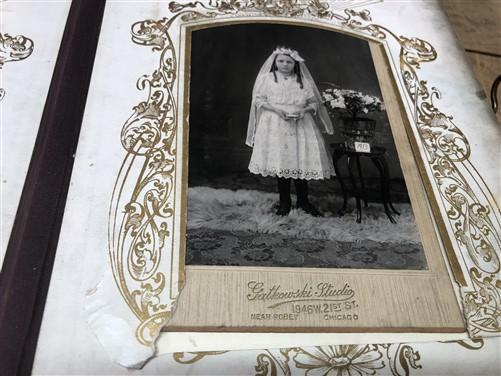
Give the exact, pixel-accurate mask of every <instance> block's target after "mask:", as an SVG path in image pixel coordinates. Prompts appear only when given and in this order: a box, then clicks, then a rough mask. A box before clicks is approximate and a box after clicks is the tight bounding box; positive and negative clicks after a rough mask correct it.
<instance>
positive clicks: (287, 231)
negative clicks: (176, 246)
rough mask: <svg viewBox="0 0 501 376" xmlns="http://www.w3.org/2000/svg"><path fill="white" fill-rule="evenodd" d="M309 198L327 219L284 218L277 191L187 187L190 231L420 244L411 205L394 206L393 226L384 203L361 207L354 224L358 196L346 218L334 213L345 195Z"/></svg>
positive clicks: (301, 215)
mask: <svg viewBox="0 0 501 376" xmlns="http://www.w3.org/2000/svg"><path fill="white" fill-rule="evenodd" d="M310 200H311V202H312V203H313V204H314V205H315V206H317V207H318V208H319V210H320V211H321V212H322V213H323V214H324V217H323V218H315V217H312V216H311V215H308V214H306V213H305V212H303V211H302V210H297V209H294V210H292V211H291V212H290V214H289V215H288V216H285V217H281V216H278V215H276V214H274V211H275V209H274V206H275V205H276V204H277V201H278V194H277V193H266V192H261V191H256V190H243V189H241V190H236V191H233V190H229V189H215V188H209V187H192V188H189V190H188V230H190V229H193V230H194V229H201V228H205V229H212V230H226V231H251V232H257V233H263V234H280V235H283V236H287V237H295V238H299V239H317V240H336V241H343V242H360V241H364V240H372V241H375V242H384V243H402V242H403V243H410V244H419V243H420V238H419V233H418V231H417V228H416V225H415V221H414V215H413V213H412V210H411V207H410V205H408V204H396V205H394V206H395V208H396V209H397V210H398V211H399V212H400V216H395V219H396V221H397V224H393V223H391V222H390V221H389V220H388V217H387V216H386V214H385V212H384V209H383V206H382V205H381V204H378V203H369V207H368V208H362V223H360V224H359V223H356V222H355V219H356V211H355V209H354V207H355V201H354V200H351V201H350V202H349V207H348V213H346V214H345V215H344V216H342V217H341V216H339V215H337V214H335V213H337V211H338V210H339V208H341V206H342V199H340V198H338V197H336V196H333V195H329V196H325V197H322V198H318V197H311V198H310ZM294 201H295V200H294V197H293V202H294Z"/></svg>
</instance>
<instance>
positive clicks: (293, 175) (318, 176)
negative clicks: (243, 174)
mask: <svg viewBox="0 0 501 376" xmlns="http://www.w3.org/2000/svg"><path fill="white" fill-rule="evenodd" d="M249 171H250V172H251V173H253V174H256V175H261V176H264V177H267V176H276V177H279V178H285V179H303V180H323V179H329V178H331V177H333V176H336V174H335V172H334V171H333V170H325V171H321V172H319V171H297V172H296V171H294V170H293V171H291V170H289V169H280V170H268V169H260V168H257V167H254V166H249Z"/></svg>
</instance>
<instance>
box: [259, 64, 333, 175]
mask: <svg viewBox="0 0 501 376" xmlns="http://www.w3.org/2000/svg"><path fill="white" fill-rule="evenodd" d="M276 76H277V81H278V82H275V78H274V75H273V73H272V72H270V73H268V74H266V75H265V76H264V77H263V79H262V81H261V83H260V85H259V86H258V87H257V92H256V106H257V111H258V115H257V116H256V129H255V134H254V149H253V151H252V156H251V160H250V163H249V170H250V172H252V173H254V174H260V175H263V176H278V177H281V178H292V179H305V180H312V179H327V178H329V177H331V176H334V175H335V173H334V166H333V164H332V159H331V157H330V155H329V153H328V152H327V149H326V146H325V142H324V138H323V136H322V134H321V132H320V130H319V128H318V126H317V124H316V121H315V118H314V114H312V113H311V112H307V113H306V114H305V116H304V117H303V118H302V119H298V120H284V119H282V118H281V117H280V116H279V115H278V114H277V113H275V112H273V111H269V110H266V109H264V108H262V105H263V104H264V103H269V104H270V105H272V106H274V107H277V108H279V109H282V110H284V111H285V112H286V113H289V114H290V113H294V112H296V111H298V110H300V109H302V108H304V107H305V106H306V104H310V105H312V104H313V105H314V106H315V107H316V108H317V109H318V105H319V104H318V103H316V100H315V95H314V93H313V89H312V88H311V87H310V84H309V83H308V82H304V83H303V89H301V87H300V85H299V83H298V82H297V80H296V76H295V75H293V76H289V77H284V76H283V75H281V74H280V73H279V72H276Z"/></svg>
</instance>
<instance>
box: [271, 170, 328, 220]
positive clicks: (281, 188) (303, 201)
mask: <svg viewBox="0 0 501 376" xmlns="http://www.w3.org/2000/svg"><path fill="white" fill-rule="evenodd" d="M277 180H278V193H279V196H280V206H279V207H278V210H277V214H278V215H287V214H289V212H290V210H291V179H285V178H278V179H277ZM293 180H294V185H295V187H296V195H297V203H296V206H297V207H298V208H299V209H302V210H304V211H305V212H306V213H308V214H311V215H313V216H314V217H321V216H322V214H321V213H320V212H319V211H318V210H317V208H315V207H314V206H313V205H312V204H310V201H309V200H308V181H306V180H304V179H293Z"/></svg>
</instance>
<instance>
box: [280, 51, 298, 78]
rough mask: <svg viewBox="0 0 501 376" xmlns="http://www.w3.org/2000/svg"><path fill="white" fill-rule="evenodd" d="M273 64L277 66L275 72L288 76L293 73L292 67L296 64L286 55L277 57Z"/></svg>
mask: <svg viewBox="0 0 501 376" xmlns="http://www.w3.org/2000/svg"><path fill="white" fill-rule="evenodd" d="M275 64H276V65H277V70H278V71H279V72H280V73H284V74H290V73H292V72H293V71H294V65H295V64H296V61H295V60H294V59H293V58H292V57H290V56H287V55H277V59H276V60H275Z"/></svg>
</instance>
